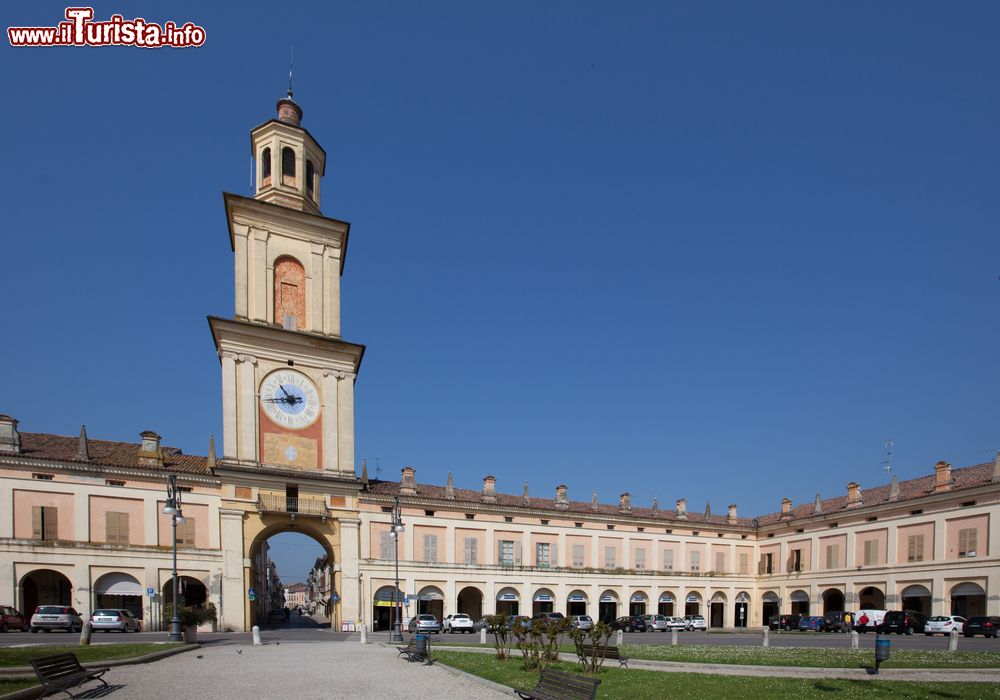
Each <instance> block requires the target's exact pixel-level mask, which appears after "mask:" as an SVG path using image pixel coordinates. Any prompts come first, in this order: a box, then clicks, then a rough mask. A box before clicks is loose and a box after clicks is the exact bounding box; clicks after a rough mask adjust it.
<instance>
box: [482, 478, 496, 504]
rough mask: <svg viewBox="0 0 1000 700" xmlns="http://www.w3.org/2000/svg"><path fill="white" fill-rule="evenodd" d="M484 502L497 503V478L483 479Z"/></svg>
mask: <svg viewBox="0 0 1000 700" xmlns="http://www.w3.org/2000/svg"><path fill="white" fill-rule="evenodd" d="M483 500H484V501H486V502H487V503H496V502H497V478H496V477H495V476H487V477H484V478H483Z"/></svg>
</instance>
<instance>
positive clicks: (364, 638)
mask: <svg viewBox="0 0 1000 700" xmlns="http://www.w3.org/2000/svg"><path fill="white" fill-rule="evenodd" d="M361 643H362V644H367V643H368V626H367V625H364V624H362V625H361Z"/></svg>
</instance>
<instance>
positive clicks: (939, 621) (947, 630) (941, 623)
mask: <svg viewBox="0 0 1000 700" xmlns="http://www.w3.org/2000/svg"><path fill="white" fill-rule="evenodd" d="M963 624H965V618H964V617H960V616H958V615H936V616H934V617H929V618H927V624H926V625H925V626H924V634H926V635H927V636H928V637H930V636H931V635H935V634H951V631H952V630H957V631H958V633H959V634H961V633H962V625H963Z"/></svg>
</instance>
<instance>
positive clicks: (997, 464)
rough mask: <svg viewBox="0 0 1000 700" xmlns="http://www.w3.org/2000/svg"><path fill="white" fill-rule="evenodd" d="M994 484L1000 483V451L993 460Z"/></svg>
mask: <svg viewBox="0 0 1000 700" xmlns="http://www.w3.org/2000/svg"><path fill="white" fill-rule="evenodd" d="M992 481H993V483H994V484H997V483H1000V450H997V456H996V458H995V459H994V460H993V478H992Z"/></svg>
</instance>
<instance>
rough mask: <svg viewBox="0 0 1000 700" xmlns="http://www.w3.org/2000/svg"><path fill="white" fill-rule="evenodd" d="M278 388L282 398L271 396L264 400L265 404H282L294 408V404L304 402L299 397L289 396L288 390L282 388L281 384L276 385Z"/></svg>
mask: <svg viewBox="0 0 1000 700" xmlns="http://www.w3.org/2000/svg"><path fill="white" fill-rule="evenodd" d="M278 388H279V389H281V393H283V394H284V396H272V397H269V398H266V399H264V402H265V403H283V404H288V405H289V406H295V405H296V404H300V403H302V401H303V400H304V399H303V398H302V397H301V396H295V395H294V394H289V393H288V390H287V389H285V387H283V386H282V385H281V384H279V385H278Z"/></svg>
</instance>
